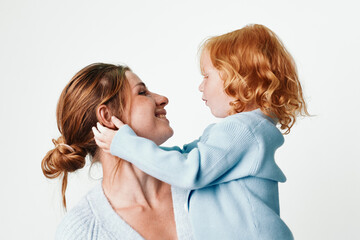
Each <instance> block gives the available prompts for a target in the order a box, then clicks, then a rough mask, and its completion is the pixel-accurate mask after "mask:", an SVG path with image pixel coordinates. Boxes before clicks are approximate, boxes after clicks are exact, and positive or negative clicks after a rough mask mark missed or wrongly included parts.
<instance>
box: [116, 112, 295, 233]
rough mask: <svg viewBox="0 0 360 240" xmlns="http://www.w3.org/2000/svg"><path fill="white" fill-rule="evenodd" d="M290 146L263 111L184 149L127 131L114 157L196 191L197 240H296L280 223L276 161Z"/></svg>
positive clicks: (226, 123) (237, 118) (231, 120)
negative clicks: (160, 144)
mask: <svg viewBox="0 0 360 240" xmlns="http://www.w3.org/2000/svg"><path fill="white" fill-rule="evenodd" d="M283 142H284V138H283V136H282V134H281V132H280V131H279V130H278V129H277V128H276V125H275V122H274V120H273V119H271V118H270V117H268V116H266V115H264V114H263V113H262V112H261V111H260V110H259V109H257V110H254V111H251V112H244V113H238V114H235V115H231V116H229V117H226V118H224V119H223V120H222V121H220V122H219V123H217V124H213V125H210V126H209V127H207V128H206V129H205V131H204V133H203V135H202V136H201V137H200V138H199V140H196V141H194V142H192V143H190V144H188V145H185V146H184V147H183V148H182V149H181V148H179V147H171V148H165V147H163V148H160V147H158V146H157V145H156V144H155V143H154V142H152V141H150V140H148V139H145V138H141V137H138V136H136V134H135V133H134V131H132V129H131V128H130V127H129V126H127V125H125V126H123V127H121V128H120V129H119V131H118V132H117V134H116V135H115V137H114V139H113V141H112V144H111V148H110V151H111V153H112V154H113V155H116V156H118V157H120V158H122V159H126V160H128V161H130V162H131V163H133V164H134V165H135V166H137V167H138V168H140V169H141V170H143V171H144V172H146V173H148V174H150V175H152V176H154V177H156V178H158V179H160V180H162V181H164V182H167V183H169V184H171V185H173V186H177V187H180V188H184V189H190V190H192V191H191V192H190V194H189V197H188V206H187V208H188V210H189V215H190V221H191V224H192V228H193V231H194V236H195V239H200V240H202V239H204V240H211V239H214V240H215V239H216V240H218V239H229V240H231V239H261V240H265V239H266V240H267V239H274V240H283V239H293V236H292V234H291V231H290V230H289V228H288V227H287V226H286V224H285V223H284V222H283V221H282V220H281V218H280V210H279V196H278V182H285V181H286V178H285V176H284V174H283V173H282V171H281V170H280V168H279V167H278V166H277V164H276V163H275V160H274V154H275V151H276V149H277V148H279V147H280V146H281V145H282V144H283Z"/></svg>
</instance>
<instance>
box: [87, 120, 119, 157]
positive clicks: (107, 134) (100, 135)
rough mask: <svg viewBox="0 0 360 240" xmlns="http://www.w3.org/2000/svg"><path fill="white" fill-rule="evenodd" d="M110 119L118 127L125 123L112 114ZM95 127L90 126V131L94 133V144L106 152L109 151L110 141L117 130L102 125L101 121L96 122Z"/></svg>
mask: <svg viewBox="0 0 360 240" xmlns="http://www.w3.org/2000/svg"><path fill="white" fill-rule="evenodd" d="M111 121H112V122H113V123H114V125H115V126H116V127H117V128H118V129H119V128H121V127H122V126H124V125H125V124H124V123H123V122H122V121H121V120H120V119H118V118H116V117H114V116H112V117H111ZM96 126H97V128H96V127H92V131H93V133H94V139H95V142H96V144H97V145H98V146H99V147H100V148H101V149H102V150H103V151H104V152H107V153H110V146H111V142H112V140H113V138H114V136H115V134H116V132H117V130H112V129H110V128H107V127H104V126H103V125H101V123H99V122H98V123H97V124H96Z"/></svg>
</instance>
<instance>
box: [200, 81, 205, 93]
mask: <svg viewBox="0 0 360 240" xmlns="http://www.w3.org/2000/svg"><path fill="white" fill-rule="evenodd" d="M199 91H200V92H203V91H204V81H202V82H201V83H200V85H199Z"/></svg>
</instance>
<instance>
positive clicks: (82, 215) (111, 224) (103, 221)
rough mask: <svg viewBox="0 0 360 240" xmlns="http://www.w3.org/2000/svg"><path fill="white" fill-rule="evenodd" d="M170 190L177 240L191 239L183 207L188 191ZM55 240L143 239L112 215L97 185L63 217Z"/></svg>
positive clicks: (114, 214)
mask: <svg viewBox="0 0 360 240" xmlns="http://www.w3.org/2000/svg"><path fill="white" fill-rule="evenodd" d="M171 191H172V199H173V209H174V215H175V222H176V231H177V236H178V239H179V240H188V239H193V237H192V231H191V226H190V222H189V219H188V214H187V212H186V211H185V208H184V205H185V203H186V199H187V194H188V192H187V191H186V190H182V189H178V188H174V187H172V188H171ZM56 239H59V240H60V239H61V240H70V239H71V240H81V239H89V240H90V239H91V240H93V239H96V240H109V239H126V240H138V239H144V238H143V237H142V236H140V234H139V233H137V232H136V231H135V230H134V229H133V228H131V226H129V225H128V224H127V223H126V222H125V221H124V220H123V219H122V218H121V217H120V216H119V215H117V214H116V213H115V211H114V210H113V209H112V207H111V206H110V203H109V202H108V200H107V198H106V197H105V195H104V192H103V189H102V186H101V183H99V184H98V185H97V186H95V187H94V188H93V189H92V190H91V191H90V192H89V193H88V194H87V195H86V196H85V197H84V198H83V199H82V200H81V201H80V202H79V203H78V204H77V205H76V206H75V207H74V208H73V209H71V210H70V211H69V212H68V213H67V214H66V215H65V217H64V219H63V220H62V222H61V223H60V225H59V227H58V229H57V232H56Z"/></svg>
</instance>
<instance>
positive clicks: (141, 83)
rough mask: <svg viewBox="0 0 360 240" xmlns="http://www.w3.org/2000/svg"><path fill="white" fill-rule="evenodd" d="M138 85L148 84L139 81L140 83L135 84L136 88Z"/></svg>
mask: <svg viewBox="0 0 360 240" xmlns="http://www.w3.org/2000/svg"><path fill="white" fill-rule="evenodd" d="M137 86H144V87H145V88H146V85H145V83H143V82H139V83H137V84H135V86H134V88H135V87H137Z"/></svg>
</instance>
